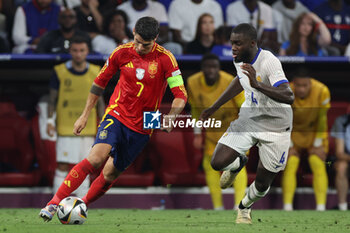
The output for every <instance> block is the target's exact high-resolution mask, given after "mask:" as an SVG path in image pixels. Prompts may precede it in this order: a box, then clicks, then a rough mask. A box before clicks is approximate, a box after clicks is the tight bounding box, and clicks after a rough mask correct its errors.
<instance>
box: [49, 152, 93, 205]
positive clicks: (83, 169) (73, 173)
mask: <svg viewBox="0 0 350 233" xmlns="http://www.w3.org/2000/svg"><path fill="white" fill-rule="evenodd" d="M94 171H95V168H94V167H93V166H92V165H91V163H90V162H89V161H88V160H87V159H84V160H83V161H81V162H80V163H78V164H77V165H75V166H74V167H73V168H72V170H70V172H69V173H68V175H67V177H66V178H65V179H64V182H63V183H62V184H61V186H60V187H59V189H58V190H57V192H56V194H55V196H54V197H53V198H52V199H51V201H49V203H47V204H48V205H49V204H56V205H58V204H59V203H60V201H61V200H62V199H63V198H65V197H68V196H69V195H70V194H71V193H72V192H73V191H74V190H76V189H77V188H78V187H79V186H80V185H81V183H83V181H84V180H85V178H86V176H87V175H88V174H90V173H92V172H94Z"/></svg>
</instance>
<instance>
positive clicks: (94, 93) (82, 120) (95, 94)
mask: <svg viewBox="0 0 350 233" xmlns="http://www.w3.org/2000/svg"><path fill="white" fill-rule="evenodd" d="M103 90H104V89H103V88H102V87H100V86H98V85H97V84H95V83H93V84H92V87H91V89H90V93H89V95H88V98H87V100H86V104H85V108H84V111H83V113H82V114H81V115H80V117H79V118H78V120H77V121H76V122H75V123H74V129H73V133H74V134H75V135H80V133H81V131H82V130H83V129H84V128H85V126H86V123H87V120H88V118H89V115H90V112H91V109H93V108H94V107H95V105H96V103H97V101H98V99H99V97H100V96H101V95H102V93H103Z"/></svg>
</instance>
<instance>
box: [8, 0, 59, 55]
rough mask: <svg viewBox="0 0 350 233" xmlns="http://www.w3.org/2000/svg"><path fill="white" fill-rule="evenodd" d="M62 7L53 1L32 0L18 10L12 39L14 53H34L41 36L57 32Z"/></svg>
mask: <svg viewBox="0 0 350 233" xmlns="http://www.w3.org/2000/svg"><path fill="white" fill-rule="evenodd" d="M59 12H60V7H59V6H58V5H57V4H56V3H53V2H52V0H32V1H31V2H28V3H25V4H24V5H22V6H20V7H18V8H17V10H16V14H15V18H14V23H13V28H12V39H13V41H14V45H15V47H14V48H13V50H12V51H13V52H14V53H32V52H33V51H34V50H35V48H36V45H37V44H38V43H39V40H40V38H41V36H42V35H43V34H44V33H45V32H47V31H52V30H56V29H58V28H59V25H58V14H59Z"/></svg>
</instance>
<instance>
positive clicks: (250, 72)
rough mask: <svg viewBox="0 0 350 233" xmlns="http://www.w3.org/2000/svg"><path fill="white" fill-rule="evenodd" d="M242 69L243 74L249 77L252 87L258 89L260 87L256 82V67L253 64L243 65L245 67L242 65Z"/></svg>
mask: <svg viewBox="0 0 350 233" xmlns="http://www.w3.org/2000/svg"><path fill="white" fill-rule="evenodd" d="M241 68H242V70H243V71H242V72H243V74H245V75H247V77H248V78H249V82H250V86H252V87H253V88H257V87H258V86H259V82H258V80H256V71H255V69H254V67H253V66H252V65H251V64H248V63H243V65H241Z"/></svg>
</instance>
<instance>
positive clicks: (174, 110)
mask: <svg viewBox="0 0 350 233" xmlns="http://www.w3.org/2000/svg"><path fill="white" fill-rule="evenodd" d="M158 33H159V22H158V21H157V20H156V19H154V18H153V17H143V18H141V19H139V20H138V21H137V22H136V25H135V33H134V42H130V43H127V44H124V45H121V46H119V47H118V49H116V50H115V52H114V53H112V54H111V56H110V57H109V58H108V60H107V61H106V64H105V65H104V67H103V68H102V69H101V71H100V73H99V74H98V76H97V77H96V78H95V80H94V83H93V84H92V87H91V90H90V93H89V95H88V99H87V101H86V105H85V108H84V111H83V113H82V114H81V115H80V117H79V118H78V120H77V121H76V122H75V124H74V130H73V131H74V133H75V134H76V135H80V134H81V133H82V130H83V129H84V128H85V125H86V123H87V118H88V116H89V115H90V112H91V109H92V108H93V107H94V106H95V104H96V102H97V100H98V98H100V96H101V95H102V92H103V90H104V88H105V87H106V86H107V83H108V82H109V80H110V79H111V78H112V76H113V75H115V74H116V73H117V72H118V71H119V70H120V79H119V81H118V84H117V85H116V87H115V90H114V93H113V95H112V97H111V99H110V105H109V106H108V107H107V109H106V113H105V117H104V118H103V121H102V122H101V123H100V126H99V128H98V133H97V135H98V136H97V137H96V140H95V144H94V146H93V147H92V149H91V151H90V153H89V156H88V157H87V158H86V159H84V160H83V161H81V162H80V163H78V164H77V165H76V166H74V167H73V169H72V170H71V172H70V173H68V175H67V177H66V179H65V181H66V183H67V182H69V184H70V185H69V186H67V185H65V183H62V184H61V186H60V188H59V189H58V191H57V193H56V194H55V195H54V197H53V198H52V199H51V200H50V201H49V203H48V204H47V206H46V207H45V208H43V209H42V210H41V211H40V213H39V216H40V217H41V218H43V219H44V220H45V221H50V220H51V219H52V217H53V215H54V214H55V213H56V211H57V206H58V204H59V202H60V201H61V200H62V199H63V198H65V197H67V196H69V195H70V194H71V193H72V192H73V191H74V190H75V189H77V188H78V187H79V186H80V184H81V183H82V182H83V180H84V179H85V178H86V176H87V175H88V174H91V173H92V172H94V171H95V170H96V169H97V168H99V167H100V166H101V165H102V164H103V163H104V162H106V161H107V162H106V164H105V165H104V167H103V170H102V171H101V173H100V176H99V177H97V178H96V179H95V180H94V182H93V183H92V184H91V187H90V189H89V191H88V193H87V194H86V195H85V196H84V197H83V201H84V202H85V203H86V204H87V205H89V204H90V203H91V202H93V201H95V200H97V199H98V198H99V197H101V196H102V195H103V194H105V192H107V191H108V190H109V189H110V188H111V187H112V185H113V182H114V181H115V179H117V177H118V176H119V175H120V174H121V173H122V172H123V171H124V170H125V169H126V168H127V167H128V166H129V165H130V164H131V163H132V162H133V161H134V159H135V158H136V157H137V156H138V154H139V153H140V152H141V150H142V148H143V147H144V146H145V144H146V143H147V142H148V140H149V137H150V134H151V133H152V132H153V130H152V129H145V128H144V127H143V115H144V114H143V113H144V112H145V111H154V110H155V109H158V108H159V104H160V103H161V101H162V97H163V95H164V92H165V88H166V86H167V84H169V86H170V89H171V91H172V92H173V94H174V96H175V98H174V100H173V102H172V106H171V109H170V112H169V113H168V114H164V115H163V116H162V118H163V122H164V123H165V125H167V126H169V127H166V128H163V129H164V130H166V131H167V132H170V131H171V130H172V124H170V122H173V121H174V120H175V119H176V116H177V115H178V114H179V113H181V112H182V110H183V108H184V106H185V104H186V101H187V93H186V90H185V88H184V86H183V80H182V76H181V71H180V70H179V67H178V65H177V62H176V59H175V57H174V56H173V55H172V54H171V53H170V52H169V51H167V50H165V49H164V48H163V47H162V46H160V45H158V44H157V43H156V42H155V40H156V38H157V36H158ZM135 74H136V75H135ZM121 93H122V94H121ZM160 115H162V114H161V113H159V111H157V112H155V113H150V115H148V119H149V123H150V124H154V126H157V127H158V125H159V126H160ZM152 118H153V119H152ZM157 119H158V120H159V121H158V120H157Z"/></svg>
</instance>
